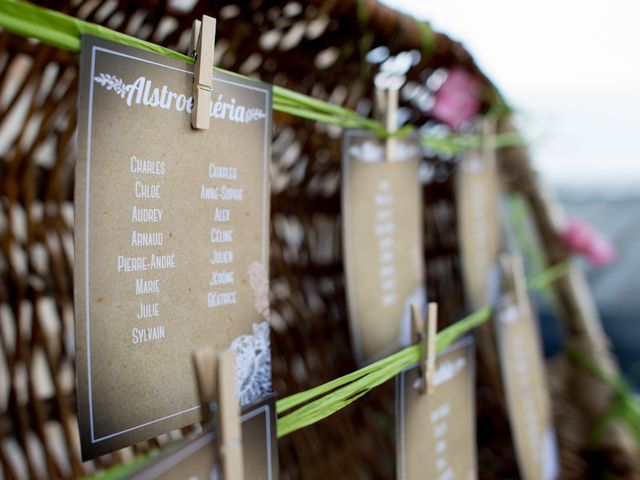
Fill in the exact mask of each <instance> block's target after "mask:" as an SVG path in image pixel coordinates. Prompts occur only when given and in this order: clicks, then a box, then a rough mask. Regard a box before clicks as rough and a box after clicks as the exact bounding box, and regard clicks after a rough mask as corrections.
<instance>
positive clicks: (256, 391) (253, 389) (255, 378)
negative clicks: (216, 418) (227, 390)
mask: <svg viewBox="0 0 640 480" xmlns="http://www.w3.org/2000/svg"><path fill="white" fill-rule="evenodd" d="M269 330H270V328H269V322H267V321H264V322H261V323H254V324H253V334H248V335H241V336H239V337H238V338H236V339H235V340H234V341H233V342H231V347H230V348H231V350H233V351H234V352H236V385H237V386H238V399H239V400H240V405H241V406H244V405H248V404H250V403H251V402H253V401H255V400H258V399H259V398H263V397H264V396H265V395H267V394H269V393H271V346H270V343H269Z"/></svg>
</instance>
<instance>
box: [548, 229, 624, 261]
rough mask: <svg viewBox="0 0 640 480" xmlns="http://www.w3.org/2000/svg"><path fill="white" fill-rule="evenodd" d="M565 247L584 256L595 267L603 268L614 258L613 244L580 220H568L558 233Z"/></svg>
mask: <svg viewBox="0 0 640 480" xmlns="http://www.w3.org/2000/svg"><path fill="white" fill-rule="evenodd" d="M560 238H561V239H562V241H563V243H564V245H565V247H567V249H568V250H570V251H571V252H574V253H579V254H581V255H584V256H585V257H586V258H587V260H589V261H590V262H591V263H592V264H593V265H595V266H596V267H605V266H607V265H609V264H610V263H611V262H613V261H614V260H615V258H616V255H617V253H616V249H615V247H614V246H613V244H612V243H611V242H610V241H609V240H608V239H607V238H606V237H604V236H603V235H602V234H601V233H599V232H598V231H597V230H595V229H594V228H593V227H592V226H591V225H588V224H586V223H584V222H582V221H580V220H576V219H573V220H570V221H569V222H568V223H567V224H566V225H565V227H564V229H563V230H562V232H560Z"/></svg>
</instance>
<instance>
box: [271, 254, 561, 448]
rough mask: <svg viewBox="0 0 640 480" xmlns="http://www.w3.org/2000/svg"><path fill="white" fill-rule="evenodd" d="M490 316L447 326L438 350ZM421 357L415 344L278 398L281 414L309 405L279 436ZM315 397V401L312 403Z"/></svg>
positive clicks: (539, 280)
mask: <svg viewBox="0 0 640 480" xmlns="http://www.w3.org/2000/svg"><path fill="white" fill-rule="evenodd" d="M565 263H566V265H565ZM567 271H568V262H563V263H561V264H559V265H555V266H553V267H551V268H549V269H548V270H545V271H544V272H541V273H540V274H539V275H536V276H535V277H534V278H532V279H531V280H529V281H528V282H527V283H528V285H529V287H530V288H532V289H543V288H546V287H547V286H549V285H551V284H552V283H554V282H555V281H556V280H558V279H559V278H560V277H562V276H563V275H565V274H566V273H567ZM490 316H491V308H490V307H484V308H481V309H480V310H477V311H475V312H473V313H472V314H470V315H468V316H467V317H465V318H463V319H462V320H460V321H459V322H456V323H454V324H453V325H450V326H449V327H447V328H445V329H444V330H442V331H441V332H440V333H438V335H437V337H436V351H437V352H441V351H442V350H444V349H446V348H447V347H448V346H450V345H451V344H452V343H453V342H455V341H456V340H457V339H458V338H460V337H461V336H463V335H464V334H466V333H467V332H469V331H471V330H473V329H474V328H476V327H478V326H479V325H481V324H483V323H484V322H485V321H487V320H488V319H489V317H490ZM418 359H419V351H418V347H417V346H416V345H412V346H410V347H407V348H405V349H403V350H401V351H399V352H397V353H395V354H393V355H391V356H389V357H386V358H383V359H382V360H379V361H377V362H375V363H372V364H370V365H368V366H366V367H364V368H361V369H360V370H356V371H355V372H351V373H349V374H347V375H344V376H342V377H339V378H336V379H335V380H331V381H330V382H327V383H324V384H322V385H319V386H317V387H315V388H312V389H309V390H306V391H304V392H300V393H297V394H294V395H290V396H289V397H286V398H283V399H282V400H279V401H278V402H276V412H277V414H278V415H280V414H282V413H284V412H286V411H288V410H291V409H292V408H294V407H297V406H299V405H302V404H305V403H306V405H304V406H303V407H300V408H299V409H298V410H295V411H293V412H292V413H290V414H288V415H285V416H281V417H280V418H279V419H278V426H277V427H278V438H281V437H284V436H285V435H288V434H289V433H292V432H294V431H296V430H299V429H301V428H304V427H306V426H309V425H311V424H313V423H316V422H318V421H320V420H322V419H324V418H326V417H328V416H330V415H332V414H334V413H335V412H337V411H338V410H340V409H342V408H344V407H346V406H347V405H349V404H350V403H352V402H354V401H355V400H357V399H358V398H360V397H361V396H363V395H365V394H366V393H368V392H369V391H371V390H372V389H373V388H375V387H376V386H378V385H380V384H382V383H384V382H386V381H387V380H389V379H391V378H393V377H394V376H396V375H397V374H399V373H400V372H401V371H402V370H404V369H405V368H407V367H408V366H410V365H411V364H413V363H415V362H417V361H418ZM323 395H324V396H323ZM318 397H320V398H318ZM313 399H316V400H315V401H312V402H311V400H313ZM307 402H310V403H307Z"/></svg>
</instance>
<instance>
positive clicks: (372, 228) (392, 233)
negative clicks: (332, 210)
mask: <svg viewBox="0 0 640 480" xmlns="http://www.w3.org/2000/svg"><path fill="white" fill-rule="evenodd" d="M384 153H385V150H384V142H383V141H382V140H380V139H379V138H377V137H376V136H375V135H374V134H373V133H371V132H368V131H361V130H347V131H345V134H344V139H343V161H342V175H343V178H342V219H343V224H342V231H343V236H342V240H343V249H344V258H345V269H346V278H347V301H348V306H349V317H350V318H349V320H350V326H351V336H352V342H353V347H354V351H355V354H356V359H357V361H358V362H359V363H360V364H364V363H369V362H371V361H373V360H375V359H378V358H381V357H383V356H385V355H388V354H389V353H392V352H393V351H395V350H397V349H398V348H400V347H401V346H403V345H407V344H408V343H410V342H409V340H410V338H409V337H410V305H411V303H418V304H420V305H421V306H422V305H424V303H425V289H424V259H423V252H422V189H421V185H420V180H419V178H418V166H419V163H420V149H419V146H418V143H417V141H416V139H415V137H411V138H408V139H403V140H397V141H396V143H395V148H394V150H393V161H391V162H387V161H385V155H384Z"/></svg>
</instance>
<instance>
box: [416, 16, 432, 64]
mask: <svg viewBox="0 0 640 480" xmlns="http://www.w3.org/2000/svg"><path fill="white" fill-rule="evenodd" d="M414 20H415V21H416V23H417V25H418V28H419V29H420V43H421V45H422V50H421V52H420V53H421V54H422V61H423V62H426V61H427V60H429V58H431V55H433V54H434V53H435V51H436V36H435V35H434V33H433V30H432V29H431V24H430V23H429V22H425V21H419V20H417V19H414Z"/></svg>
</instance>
